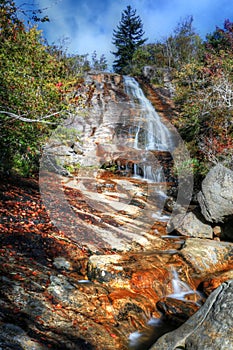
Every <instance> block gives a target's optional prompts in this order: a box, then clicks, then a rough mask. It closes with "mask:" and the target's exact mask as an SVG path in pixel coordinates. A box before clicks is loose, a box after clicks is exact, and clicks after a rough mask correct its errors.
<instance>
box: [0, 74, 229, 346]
mask: <svg viewBox="0 0 233 350" xmlns="http://www.w3.org/2000/svg"><path fill="white" fill-rule="evenodd" d="M77 93H78V94H83V96H87V97H86V100H85V103H86V105H88V106H89V108H90V109H89V110H88V113H87V114H85V113H86V110H81V112H79V113H78V114H77V116H76V117H75V118H74V119H73V118H72V121H73V122H74V123H73V124H72V127H70V130H69V133H68V137H67V134H65V133H64V128H62V129H61V128H60V129H59V130H57V132H56V133H55V134H54V135H53V136H54V137H53V138H51V140H50V143H49V144H48V145H47V148H46V149H45V152H44V157H43V159H42V163H41V164H42V169H41V174H40V181H39V182H38V181H37V180H25V179H19V178H11V179H9V178H2V181H1V185H0V189H1V207H0V214H1V226H0V229H1V235H0V242H1V250H0V260H1V264H0V273H1V275H0V278H1V294H0V304H1V309H0V310H1V311H0V347H2V348H3V349H6V350H8V349H15V350H16V349H19V350H22V349H25V350H29V349H30V350H31V349H35V350H45V349H61V350H66V349H77V350H78V349H96V350H103V349H107V350H108V349H109V350H111V349H120V350H124V349H127V348H129V347H130V348H131V349H140V348H141V349H144V350H145V349H146V348H149V347H150V346H151V345H152V344H153V343H154V342H155V341H156V339H157V338H158V337H160V336H161V335H162V334H164V333H166V332H168V331H170V330H172V329H175V328H177V327H179V326H180V325H182V324H183V323H184V322H185V321H186V320H187V319H188V318H189V317H190V316H191V315H192V314H194V313H195V312H196V311H197V310H198V309H199V308H200V307H201V306H202V305H203V303H204V302H205V299H206V297H207V296H208V295H210V294H211V293H212V291H213V290H215V289H216V288H217V287H218V286H220V285H221V284H222V283H223V282H224V281H227V280H229V279H232V278H233V275H232V249H233V245H232V243H230V242H227V241H220V240H213V239H210V237H209V238H206V237H205V236H203V235H201V232H200V231H199V230H200V229H199V227H198V226H197V228H196V229H193V231H195V234H194V233H193V231H192V234H191V233H190V234H189V229H186V230H185V231H184V230H183V231H182V232H183V235H182V236H181V235H180V234H177V232H175V233H174V235H168V234H167V231H166V226H167V222H168V219H169V215H170V214H169V211H168V209H169V203H168V201H167V200H165V199H164V198H162V202H161V206H162V207H160V208H159V210H160V215H157V216H156V215H154V216H152V215H151V213H152V214H153V213H156V212H158V208H157V207H156V205H155V203H158V202H156V201H155V200H154V199H155V198H153V197H152V193H154V187H153V185H152V184H151V183H150V182H145V181H142V180H141V179H139V178H137V177H134V176H131V175H133V174H132V169H133V167H131V168H130V167H129V169H126V163H125V159H127V162H128V160H129V157H130V159H131V161H132V163H137V162H138V161H140V160H141V158H140V157H141V154H140V153H139V152H138V151H137V150H136V151H135V152H132V149H131V148H130V149H129V147H128V145H126V144H125V141H124V143H123V142H122V143H121V144H118V145H117V148H114V147H113V144H112V143H109V142H108V141H109V140H110V139H112V137H114V135H116V133H117V132H118V131H119V128H118V126H119V124H120V125H121V126H122V124H123V125H126V123H125V124H124V123H123V122H122V118H123V121H124V120H125V121H126V120H127V118H128V117H129V114H130V113H131V112H132V109H131V107H130V106H129V100H128V98H127V95H126V94H125V92H124V90H123V85H122V78H121V77H120V76H117V75H111V74H108V75H98V76H91V77H89V78H88V80H87V83H86V85H84V86H83V87H82V90H81V91H77ZM116 101H117V108H116ZM119 101H123V103H122V104H121V103H119ZM126 106H127V108H126ZM93 107H94V109H93ZM69 123H70V120H69V121H67V125H70V124H69ZM113 126H114V127H113ZM68 129H69V127H68ZM74 129H75V130H78V132H77V131H75V132H74ZM127 130H128V129H127ZM121 136H122V138H123V139H124V133H123V134H121ZM64 140H65V141H64ZM103 145H104V147H103ZM109 146H110V149H109ZM122 146H124V147H123V149H122V148H121V147H122ZM51 149H53V152H50V151H51ZM129 150H130V152H132V153H129ZM137 157H139V160H138V158H137ZM56 158H58V159H59V160H60V163H59V162H57V161H56ZM150 160H151V159H150V158H149V161H150ZM117 162H118V163H117ZM119 162H120V163H119ZM44 164H46V167H45V166H44ZM48 164H50V165H51V168H52V170H51V168H49V167H48V166H47V165H48ZM67 164H68V165H69V166H70V168H68V171H69V172H71V173H73V175H72V176H71V175H69V174H68V171H67ZM77 164H79V165H77ZM64 165H66V168H65V167H64ZM97 165H98V167H97ZM160 165H161V164H159V166H160ZM71 166H72V167H71ZM75 166H76V169H74V168H75ZM118 166H119V167H118ZM65 170H66V171H67V172H66V176H64V174H63V173H62V172H63V171H65ZM73 170H75V171H74V172H73ZM126 170H127V171H126ZM96 173H97V175H98V176H96ZM129 175H130V176H129ZM94 178H95V181H96V182H94V181H93V179H94ZM170 185H171V184H170ZM170 185H169V186H170ZM156 186H157V187H158V186H160V187H159V189H160V190H163V191H164V189H166V188H167V187H166V186H167V184H166V186H165V187H164V183H160V184H157V185H156ZM169 186H168V188H169ZM96 198H98V200H97V201H96ZM99 198H101V201H100V200H99ZM42 200H43V202H42ZM50 203H51V204H52V205H50ZM119 203H120V208H119ZM164 204H165V207H166V210H165V211H163V210H162V209H163V206H164ZM122 206H123V208H122ZM170 210H172V209H170ZM209 224H210V223H209ZM215 225H216V224H214V225H212V224H210V225H209V226H210V228H211V230H212V237H213V238H214V237H215V238H216V237H217V236H216V235H215V234H214V232H213V229H214V228H215ZM213 226H214V227H213ZM215 232H216V230H215ZM184 233H185V234H184ZM220 238H221V237H220ZM224 288H225V287H224Z"/></svg>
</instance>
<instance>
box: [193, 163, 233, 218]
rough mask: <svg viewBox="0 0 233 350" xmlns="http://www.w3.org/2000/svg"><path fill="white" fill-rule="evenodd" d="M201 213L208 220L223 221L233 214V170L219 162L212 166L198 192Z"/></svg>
mask: <svg viewBox="0 0 233 350" xmlns="http://www.w3.org/2000/svg"><path fill="white" fill-rule="evenodd" d="M197 198H198V202H199V204H200V207H201V211H202V214H203V215H204V217H205V219H206V220H208V221H209V222H215V223H216V222H217V223H218V222H224V221H226V220H227V219H229V218H230V217H231V216H233V171H231V170H230V169H228V168H226V167H224V166H222V165H221V164H218V165H216V166H215V167H213V168H212V169H211V170H210V171H209V173H208V174H207V176H206V178H205V179H204V180H203V182H202V189H201V191H200V192H199V193H198V197H197Z"/></svg>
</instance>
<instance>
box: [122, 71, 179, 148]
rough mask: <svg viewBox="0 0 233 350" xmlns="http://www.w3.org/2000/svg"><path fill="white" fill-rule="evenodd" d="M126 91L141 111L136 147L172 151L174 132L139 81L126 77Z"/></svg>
mask: <svg viewBox="0 0 233 350" xmlns="http://www.w3.org/2000/svg"><path fill="white" fill-rule="evenodd" d="M124 83H125V90H126V93H127V94H128V95H129V96H130V97H131V98H132V104H133V107H134V108H135V110H138V111H139V112H140V115H139V117H138V121H137V119H136V125H135V132H134V133H135V135H134V148H136V149H146V150H160V151H171V149H172V148H173V145H172V133H171V132H170V130H169V129H168V128H167V127H166V125H165V124H163V122H162V121H161V119H160V116H159V115H158V113H157V112H156V111H155V109H154V107H153V106H152V104H151V102H150V101H149V100H148V99H147V98H146V97H145V95H144V93H143V91H142V89H141V88H140V86H139V84H138V83H137V81H136V80H135V79H134V78H132V77H128V76H125V77H124Z"/></svg>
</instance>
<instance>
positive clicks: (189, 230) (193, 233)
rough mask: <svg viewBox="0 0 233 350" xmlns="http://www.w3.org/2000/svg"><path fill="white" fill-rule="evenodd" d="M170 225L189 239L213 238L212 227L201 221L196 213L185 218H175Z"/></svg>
mask: <svg viewBox="0 0 233 350" xmlns="http://www.w3.org/2000/svg"><path fill="white" fill-rule="evenodd" d="M173 221H175V222H174V223H173V222H170V225H171V226H172V225H174V226H175V230H176V232H178V233H179V234H180V235H183V236H187V237H199V238H210V239H211V238H213V230H212V227H211V226H210V225H208V224H207V223H205V222H203V221H204V220H202V221H201V220H200V219H199V218H198V217H197V215H195V213H194V212H189V213H188V214H186V215H185V216H183V215H181V214H178V215H176V216H175V217H174V218H173Z"/></svg>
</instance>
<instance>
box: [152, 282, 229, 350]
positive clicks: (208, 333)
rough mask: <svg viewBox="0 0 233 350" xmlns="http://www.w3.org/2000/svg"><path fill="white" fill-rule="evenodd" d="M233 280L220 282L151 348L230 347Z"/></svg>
mask: <svg viewBox="0 0 233 350" xmlns="http://www.w3.org/2000/svg"><path fill="white" fill-rule="evenodd" d="M232 308H233V280H230V281H228V282H225V283H223V284H222V285H221V286H220V287H219V288H218V289H216V290H215V291H214V292H213V293H212V294H211V295H210V297H209V298H208V299H207V301H206V303H205V305H204V306H203V307H202V308H201V309H199V310H198V311H197V312H196V314H194V315H193V316H192V317H191V318H190V319H189V320H188V321H187V322H186V323H184V324H183V325H182V326H181V327H180V328H178V329H176V330H175V331H173V332H170V333H167V334H166V335H164V336H162V337H161V338H160V339H159V340H158V341H157V342H156V343H155V344H154V345H153V346H152V347H151V350H176V349H177V350H178V349H186V350H196V349H202V350H210V349H211V350H212V349H214V350H229V349H231V348H232V344H233V318H232Z"/></svg>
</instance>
